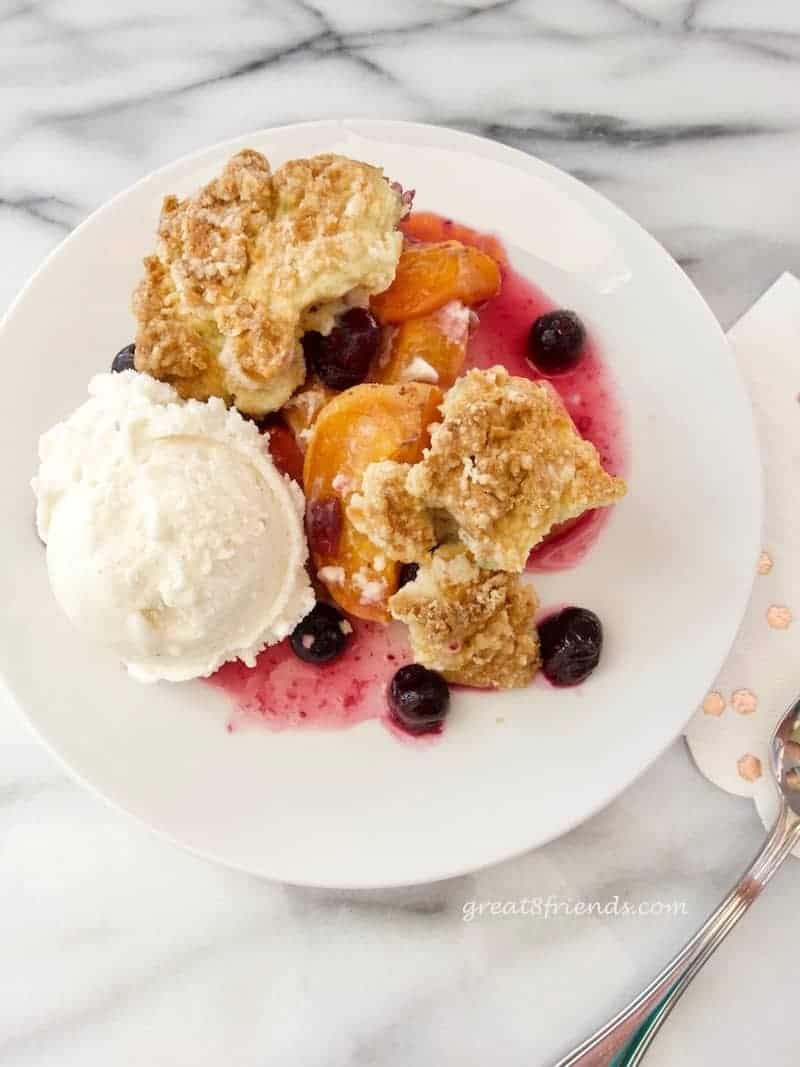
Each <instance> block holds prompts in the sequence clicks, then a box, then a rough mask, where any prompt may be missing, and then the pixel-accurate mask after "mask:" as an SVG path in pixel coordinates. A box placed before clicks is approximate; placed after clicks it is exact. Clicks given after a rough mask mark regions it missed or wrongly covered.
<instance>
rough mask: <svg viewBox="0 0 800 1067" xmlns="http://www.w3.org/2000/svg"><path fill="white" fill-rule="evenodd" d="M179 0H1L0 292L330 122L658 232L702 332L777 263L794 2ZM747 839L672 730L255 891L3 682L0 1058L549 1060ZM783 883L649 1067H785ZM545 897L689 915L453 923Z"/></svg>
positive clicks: (727, 869)
mask: <svg viewBox="0 0 800 1067" xmlns="http://www.w3.org/2000/svg"><path fill="white" fill-rule="evenodd" d="M202 6H203V5H201V6H200V9H198V5H197V4H196V3H193V4H189V3H188V2H185V0H166V2H160V3H155V2H154V0H138V2H136V3H134V2H132V0H121V2H117V3H114V4H110V3H104V2H103V0H50V2H39V3H36V2H26V0H7V2H2V0H0V151H1V152H2V156H1V158H2V166H0V245H1V246H2V248H3V250H4V253H5V254H4V255H3V256H2V260H0V308H5V306H7V304H8V303H9V302H10V301H11V299H12V298H13V296H14V294H15V293H16V292H17V290H18V289H19V288H20V286H21V285H22V284H23V282H24V281H25V279H26V278H27V276H28V275H29V274H30V273H31V272H32V271H33V270H34V269H35V268H36V266H37V265H38V264H39V263H40V262H41V260H42V259H43V258H44V256H45V255H46V254H47V253H48V252H49V251H50V250H51V249H52V248H53V247H54V246H55V245H56V244H57V243H58V242H59V241H60V240H61V239H62V238H63V237H64V236H65V235H66V234H67V233H68V232H69V231H70V230H71V229H73V228H74V226H76V225H77V224H78V223H79V222H80V221H81V220H82V219H83V218H85V217H86V216H87V215H88V214H89V213H90V212H91V211H92V210H93V209H94V208H96V207H97V206H98V205H99V204H101V203H102V202H103V201H104V200H105V199H106V198H107V197H109V196H110V195H112V194H113V193H115V192H117V191H118V190H120V189H121V188H123V187H125V186H126V185H128V184H129V183H130V182H132V181H133V180H135V179H136V178H138V177H141V176H142V175H144V174H146V173H147V172H148V171H150V170H152V169H153V168H154V167H157V166H160V165H162V164H164V163H166V162H168V161H170V160H172V159H173V158H175V157H176V156H179V155H181V154H183V153H185V152H188V151H192V150H194V149H197V148H200V147H202V146H203V145H205V144H208V143H211V142H214V141H217V140H220V139H223V138H227V137H232V136H235V135H238V134H241V133H244V132H247V131H248V130H253V129H257V128H259V127H263V126H268V125H275V124H279V123H283V122H293V121H299V120H304V119H311V118H319V117H326V116H332V115H346V114H347V115H374V116H381V117H397V118H404V119H415V120H422V121H429V122H438V123H443V124H447V125H452V126H456V127H460V128H463V129H467V130H471V131H473V132H476V133H480V134H484V135H487V136H491V137H494V138H497V139H499V140H502V141H505V142H507V143H509V144H513V145H515V146H517V147H520V148H522V149H524V150H526V151H530V152H533V153H535V154H536V155H539V156H541V157H543V158H545V159H547V160H549V161H550V162H552V163H554V164H556V165H557V166H560V167H563V168H565V169H566V170H568V171H570V172H571V173H573V174H575V175H577V176H578V177H580V178H582V179H583V180H584V181H586V182H588V183H589V184H591V185H593V186H595V187H597V188H598V189H600V190H601V191H602V192H604V193H605V194H607V195H608V196H610V197H611V198H612V199H614V200H615V201H616V202H617V203H618V204H620V206H621V207H623V208H624V209H625V210H627V211H629V212H630V213H631V214H632V215H633V216H634V217H635V218H637V219H638V220H639V221H641V222H642V223H643V225H645V226H646V227H647V228H648V229H649V230H650V231H651V232H652V233H654V234H655V236H656V237H657V238H658V239H659V240H660V241H661V242H662V243H663V244H664V245H665V246H666V247H667V248H668V249H669V250H670V252H671V253H672V254H673V255H674V256H675V257H676V259H678V260H679V262H680V263H681V264H682V265H683V267H684V269H685V270H687V272H688V273H689V274H690V275H691V277H692V278H693V279H694V280H695V282H696V283H697V285H698V286H699V288H700V289H701V291H702V292H703V294H704V296H705V297H706V299H707V300H708V301H709V303H710V304H711V306H712V307H713V309H714V310H715V311H716V312H717V314H718V315H719V316H720V318H721V320H722V321H723V323H724V324H728V323H729V322H731V321H732V320H733V319H734V318H735V317H736V316H738V315H739V314H740V313H741V312H742V311H743V310H744V308H745V307H746V306H747V305H748V304H749V303H750V302H751V301H752V300H753V299H754V298H755V297H756V296H758V295H759V293H760V292H761V291H763V289H764V288H766V286H767V285H768V284H769V283H770V282H771V281H772V280H773V279H774V278H775V277H776V276H777V275H778V274H779V273H780V272H781V271H783V270H785V269H794V270H796V271H797V270H800V215H799V214H798V212H797V208H796V200H797V194H796V188H797V175H798V173H800V94H798V92H797V85H798V77H799V76H800V9H798V7H797V5H796V4H795V3H794V2H793V0H762V2H760V3H758V4H754V3H752V2H750V0H688V2H686V0H679V2H676V0H566V2H563V3H558V4H555V3H550V2H541V0H540V2H535V0H495V2H491V0H487V2H485V0H473V2H459V3H449V2H441V0H440V2H437V3H427V2H425V3H423V2H422V0H409V2H398V3H393V4H384V3H375V2H374V0H318V2H316V3H310V2H304V0H272V2H264V3H258V2H255V0H241V2H230V3H221V4H219V3H218V4H217V5H215V6H214V7H213V9H212V8H211V6H210V5H207V8H208V10H207V11H203V10H202ZM87 299H88V300H90V299H91V294H87ZM57 357H58V354H57V353H54V358H57ZM687 710H688V709H687ZM665 797H670V798H671V800H670V802H669V804H668V806H667V805H665V800H664V798H665ZM760 835H761V827H760V825H759V823H758V821H757V818H756V815H755V813H754V811H753V809H752V805H750V804H749V803H747V802H744V801H737V800H736V799H734V798H732V797H729V796H726V795H723V794H720V793H718V792H717V791H716V790H714V789H713V788H712V787H711V786H710V785H708V784H707V783H706V782H705V781H704V780H703V779H702V778H701V777H700V776H699V775H698V773H697V772H696V771H695V769H694V768H693V767H692V766H691V763H690V761H689V759H688V756H687V755H686V753H685V750H684V748H683V746H682V744H676V745H675V746H674V747H673V748H672V749H671V750H670V751H669V752H668V753H666V754H665V755H664V756H663V757H662V758H661V759H660V760H659V761H658V762H657V763H656V765H655V766H654V767H653V768H651V769H650V770H649V771H648V772H647V774H645V775H644V777H643V778H642V779H641V781H640V782H638V783H637V784H636V785H635V786H634V787H633V788H632V789H630V790H629V791H628V792H627V793H626V794H625V795H624V796H623V797H622V798H621V799H620V800H618V801H617V802H616V803H615V804H614V805H612V806H611V807H610V808H609V809H607V810H606V811H605V812H603V813H602V814H601V815H599V816H597V817H596V818H595V819H593V820H591V821H590V822H589V823H588V824H586V825H585V826H583V827H581V828H580V829H578V830H576V831H575V832H573V833H572V834H570V835H568V836H567V837H565V838H563V839H562V840H559V841H556V842H554V843H553V844H551V845H550V846H548V847H547V848H544V849H542V850H540V851H539V852H537V853H534V854H530V855H528V856H525V857H523V858H521V859H518V860H515V861H513V862H510V863H507V864H503V865H501V866H499V867H495V868H492V869H491V870H488V871H484V872H480V873H478V874H475V875H473V876H471V877H468V878H463V879H458V880H454V881H452V882H447V883H442V884H439V885H434V886H430V887H423V888H416V889H410V890H405V891H393V892H376V893H360V894H354V893H336V892H322V891H311V890H301V889H292V888H287V887H281V886H276V885H269V884H264V883H261V882H258V881H256V880H254V879H250V878H247V877H244V876H241V875H237V874H234V873H231V872H227V871H224V870H219V869H217V868H214V867H212V866H210V865H208V864H206V863H204V862H202V861H200V860H196V859H194V858H193V857H191V856H188V855H185V854H183V853H181V852H179V851H177V850H175V849H173V848H172V847H171V846H169V845H167V844H164V843H163V842H161V841H160V840H158V839H156V838H154V837H152V836H151V835H150V834H149V833H147V832H146V831H145V830H144V829H142V828H140V827H139V826H137V825H135V824H133V823H131V822H129V821H128V820H127V819H125V818H123V817H121V816H120V815H118V814H116V813H114V812H112V811H110V810H108V809H107V808H105V807H104V806H103V805H101V804H100V803H99V802H98V801H97V800H96V799H95V798H94V797H92V796H91V795H89V794H88V793H84V792H83V791H82V790H80V789H79V788H78V787H77V786H76V785H74V784H72V783H71V782H70V781H69V780H68V779H66V778H65V776H64V775H63V773H62V771H61V770H60V769H59V768H58V767H57V766H56V765H55V764H54V763H53V761H52V760H51V758H50V757H49V756H48V755H47V754H46V753H45V752H44V751H43V750H41V749H40V748H39V747H38V745H37V744H36V743H35V742H34V741H33V740H32V739H30V738H29V736H28V734H27V732H26V731H25V730H24V728H23V727H22V726H21V725H20V723H19V720H18V716H17V715H16V713H15V712H14V711H13V709H12V708H11V707H10V705H9V703H8V701H4V702H3V703H2V705H0V902H2V907H0V944H2V946H3V951H2V962H1V963H0V988H1V989H2V996H0V1063H2V1064H4V1065H9V1067H28V1065H36V1067H43V1065H45V1064H46V1065H47V1067H71V1065H73V1064H74V1065H76V1067H77V1065H78V1064H80V1065H81V1067H91V1065H92V1064H94V1063H97V1064H98V1065H99V1064H101V1063H102V1064H106V1063H109V1062H111V1063H115V1064H121V1065H125V1064H139V1063H153V1064H159V1065H160V1064H162V1063H163V1064H167V1063H170V1064H178V1065H183V1064H187V1065H189V1064H191V1065H192V1067H206V1065H208V1067H212V1065H213V1067H217V1065H219V1064H221V1063H225V1064H232V1065H235V1067H250V1065H253V1067H255V1065H264V1064H270V1065H271V1064H281V1065H282V1067H293V1065H298V1067H300V1065H302V1067H309V1065H311V1067H315V1065H320V1067H322V1065H325V1067H345V1065H354V1067H361V1065H364V1067H367V1065H370V1067H373V1065H374V1067H395V1065H397V1067H400V1065H401V1064H402V1065H404V1067H405V1065H408V1064H414V1065H415V1067H428V1065H430V1067H433V1065H437V1067H438V1065H440V1064H450V1063H452V1064H456V1063H457V1064H459V1065H460V1067H470V1065H473V1064H475V1065H478V1064H483V1063H487V1062H488V1063H492V1064H496V1065H509V1067H512V1065H513V1067H517V1065H520V1067H521V1065H523V1064H525V1065H526V1067H527V1065H529V1064H542V1065H544V1064H547V1063H548V1062H550V1061H552V1059H554V1058H555V1056H556V1055H557V1054H558V1053H559V1052H563V1051H564V1050H565V1049H566V1048H567V1047H569V1046H570V1045H571V1044H573V1043H574V1042H575V1041H576V1040H577V1039H578V1038H579V1037H581V1036H583V1035H584V1033H585V1032H587V1031H588V1030H590V1029H591V1028H593V1027H594V1026H595V1025H596V1024H597V1023H599V1022H601V1021H602V1020H603V1019H604V1018H605V1017H606V1015H607V1014H608V1013H609V1012H610V1011H612V1010H613V1009H614V1008H615V1007H618V1006H620V1005H621V1004H622V1003H623V1001H624V1000H625V999H626V998H627V997H628V996H629V995H630V994H632V993H633V992H634V991H636V989H637V988H638V987H639V986H640V985H641V984H642V983H643V981H644V980H645V979H647V978H648V977H649V975H650V973H651V972H652V971H653V970H654V969H656V967H657V966H658V965H659V964H660V963H661V962H663V961H664V960H665V959H666V958H667V956H668V955H669V954H670V953H671V952H672V951H673V950H674V949H675V948H676V947H677V946H678V944H679V943H680V942H681V940H682V939H683V938H684V937H685V936H686V935H687V934H688V933H689V932H690V930H691V929H692V928H693V927H694V926H695V925H696V924H697V923H698V922H699V921H700V919H701V918H702V916H703V914H704V912H705V910H706V909H708V908H709V907H710V906H711V905H713V904H714V903H715V901H716V899H717V898H718V897H719V896H720V895H721V893H722V891H723V890H724V889H725V888H726V887H727V885H728V883H729V882H731V881H732V880H733V878H734V876H735V875H736V874H737V873H738V870H739V868H740V867H742V866H743V865H744V863H745V862H746V861H747V860H748V858H749V855H750V853H751V852H753V851H755V849H756V847H757V844H758V841H759V839H760ZM798 891H800V869H798V868H797V867H796V865H795V866H792V867H790V869H787V870H786V871H784V872H782V873H781V875H779V876H778V878H777V879H776V882H775V884H774V885H773V886H772V887H771V888H770V890H769V893H768V894H767V897H766V899H765V900H764V902H762V903H761V904H760V905H759V906H758V907H757V908H756V909H755V910H754V913H753V915H752V916H751V917H749V918H748V920H747V922H746V923H745V924H743V926H742V928H741V929H740V930H737V931H736V933H735V934H734V935H733V937H732V938H731V942H730V944H729V945H726V946H725V948H724V949H723V950H722V951H721V953H720V956H719V958H718V959H717V960H715V961H714V962H713V963H712V964H711V965H710V966H709V968H708V970H707V971H706V972H705V973H704V974H703V975H702V976H701V977H700V978H699V979H698V981H697V983H696V985H695V986H694V987H693V989H692V991H691V994H690V995H689V996H688V997H687V998H686V1000H685V1002H684V1003H683V1004H682V1005H681V1007H680V1009H679V1010H678V1011H677V1012H676V1014H675V1017H674V1019H673V1020H672V1021H671V1022H670V1024H669V1026H668V1027H667V1029H666V1030H665V1032H664V1034H663V1036H662V1037H661V1038H660V1039H659V1043H658V1046H657V1048H656V1050H655V1052H654V1053H653V1055H652V1063H653V1067H659V1065H661V1067H666V1065H675V1064H681V1065H682V1067H683V1065H686V1067H692V1065H694V1064H697V1065H700V1064H706V1063H710V1062H723V1061H724V1062H726V1063H728V1064H731V1065H739V1064H742V1065H745V1064H750V1063H751V1062H754V1061H755V1060H756V1058H763V1059H766V1060H769V1059H770V1058H771V1060H772V1061H773V1062H775V1063H786V1062H789V1057H790V1055H793V1054H794V1041H793V1039H792V1035H791V1033H790V1032H789V1030H790V1028H789V1027H786V1026H785V1025H783V1023H784V1020H785V1018H786V1016H787V1015H788V1014H789V1013H790V1012H791V1010H792V1009H793V1007H794V1003H793V1002H794V995H793V987H792V986H791V985H785V986H782V985H781V982H780V980H779V979H778V977H776V976H777V975H780V974H782V973H784V974H785V973H791V969H792V968H793V965H794V956H795V953H794V951H793V948H792V943H791V942H789V941H787V940H786V938H785V936H784V934H782V933H781V931H784V932H785V931H786V930H787V929H791V928H792V927H791V923H792V921H793V918H794V916H795V914H796V903H795V902H796V899H797V896H796V894H797V893H798ZM549 893H554V894H556V895H561V896H569V897H574V898H582V899H586V900H593V899H600V900H608V899H611V898H612V897H614V896H615V895H617V894H618V895H620V896H621V897H624V898H630V899H636V900H640V899H680V900H685V901H686V908H687V912H686V914H685V915H680V916H674V917H671V918H662V919H655V918H650V919H646V918H641V917H637V918H631V919H624V918H612V917H608V918H597V917H592V918H577V917H564V916H561V917H558V918H551V919H549V920H546V921H545V920H543V919H533V918H530V917H524V916H511V917H506V918H491V917H488V916H484V917H482V918H476V919H475V920H474V921H473V922H471V923H467V922H465V921H464V920H463V918H462V914H463V907H464V904H465V903H466V902H468V901H473V900H474V901H481V900H492V899H494V900H497V899H516V898H520V897H525V896H542V897H546V896H547V895H548V894H549ZM732 1009H733V1010H732ZM770 1024H774V1025H770Z"/></svg>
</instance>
